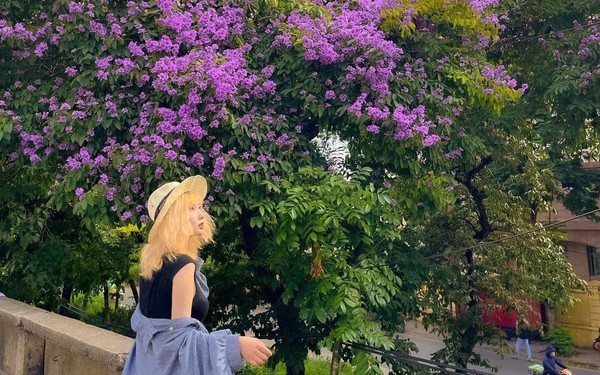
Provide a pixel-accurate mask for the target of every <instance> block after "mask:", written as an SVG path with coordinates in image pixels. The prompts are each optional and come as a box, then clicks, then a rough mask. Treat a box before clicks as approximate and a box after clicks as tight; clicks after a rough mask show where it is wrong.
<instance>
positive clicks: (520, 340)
mask: <svg viewBox="0 0 600 375" xmlns="http://www.w3.org/2000/svg"><path fill="white" fill-rule="evenodd" d="M515 333H516V335H517V344H516V346H515V356H514V357H513V358H514V359H519V354H520V353H521V345H523V344H525V350H526V351H527V360H528V361H529V362H531V347H530V346H529V337H530V335H531V331H530V330H529V326H528V322H527V321H526V320H519V321H518V322H517V324H516V331H515Z"/></svg>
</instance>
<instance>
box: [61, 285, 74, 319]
mask: <svg viewBox="0 0 600 375" xmlns="http://www.w3.org/2000/svg"><path fill="white" fill-rule="evenodd" d="M72 294H73V286H72V285H63V290H62V294H61V301H60V308H59V310H58V313H59V314H60V315H65V316H68V315H69V310H68V309H67V308H66V307H67V306H68V305H69V304H70V303H71V295H72Z"/></svg>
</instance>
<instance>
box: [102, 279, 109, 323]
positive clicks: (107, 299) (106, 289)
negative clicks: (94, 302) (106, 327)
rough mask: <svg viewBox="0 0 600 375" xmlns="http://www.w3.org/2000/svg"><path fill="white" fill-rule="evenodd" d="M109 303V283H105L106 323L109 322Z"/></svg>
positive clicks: (104, 316)
mask: <svg viewBox="0 0 600 375" xmlns="http://www.w3.org/2000/svg"><path fill="white" fill-rule="evenodd" d="M108 303H109V295H108V285H104V311H103V314H102V316H103V320H104V323H108V309H109V306H108Z"/></svg>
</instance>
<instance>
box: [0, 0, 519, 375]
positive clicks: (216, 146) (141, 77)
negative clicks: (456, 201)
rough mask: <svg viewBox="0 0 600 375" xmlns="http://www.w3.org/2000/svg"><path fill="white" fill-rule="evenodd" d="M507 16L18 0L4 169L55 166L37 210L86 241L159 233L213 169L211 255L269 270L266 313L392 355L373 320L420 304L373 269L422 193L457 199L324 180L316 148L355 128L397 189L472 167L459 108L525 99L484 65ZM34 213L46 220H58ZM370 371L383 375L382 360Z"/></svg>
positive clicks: (390, 5) (358, 151)
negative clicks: (166, 217)
mask: <svg viewBox="0 0 600 375" xmlns="http://www.w3.org/2000/svg"><path fill="white" fill-rule="evenodd" d="M496 5H497V1H495V0H461V1H450V2H447V1H443V0H420V1H416V2H408V1H367V0H363V1H358V2H350V1H336V2H325V1H314V2H309V1H300V2H298V1H277V0H271V1H261V0H256V1H230V2H216V1H200V0H198V1H185V2H176V1H174V0H157V1H148V2H146V1H128V2H126V3H123V2H112V1H108V0H103V1H102V0H98V1H79V2H77V1H62V0H58V1H54V2H52V3H51V4H50V3H48V2H45V1H32V2H28V3H27V4H22V3H21V2H18V1H9V2H5V3H3V4H2V5H0V15H1V16H0V17H1V18H0V59H1V60H0V61H1V62H2V66H3V67H4V72H3V75H2V76H1V77H0V89H1V92H0V95H1V96H2V97H1V98H0V145H1V147H2V150H3V152H2V154H1V156H0V157H1V158H2V160H1V161H2V163H0V164H2V165H3V167H2V168H4V170H3V172H4V173H7V176H13V177H15V176H23V175H24V173H25V171H27V173H34V174H35V173H36V171H44V173H48V174H49V176H51V179H52V180H53V181H47V180H46V181H45V182H43V183H42V184H41V188H40V189H39V191H41V192H42V193H39V194H37V196H36V197H37V198H38V200H37V202H38V204H39V205H41V206H42V207H45V208H46V210H47V211H48V212H50V213H62V212H68V213H69V214H70V215H76V217H80V218H81V223H82V225H83V228H85V230H88V231H94V230H96V229H95V225H96V224H97V223H99V222H100V223H113V222H115V221H117V222H118V221H124V222H134V223H139V222H142V223H144V222H147V219H148V218H147V216H146V215H145V213H144V209H143V203H144V201H145V197H146V195H147V194H148V193H149V192H150V191H152V189H154V188H155V187H156V186H158V185H159V184H161V183H163V182H164V181H168V180H176V179H181V178H183V177H185V176H187V175H189V174H193V173H200V174H203V175H205V176H208V177H209V179H210V180H211V195H209V197H208V198H207V202H206V203H207V205H208V206H210V208H211V212H212V213H213V214H214V215H216V216H217V217H218V219H219V220H220V223H221V227H222V228H223V231H222V233H223V235H221V236H220V238H219V240H220V241H219V245H217V246H215V247H214V248H213V249H212V250H211V251H213V257H214V259H219V260H220V261H221V262H222V263H224V264H228V263H227V262H230V263H234V265H237V266H240V265H245V266H246V267H247V268H248V269H249V270H252V272H251V273H249V275H251V276H252V277H251V278H250V280H247V281H246V283H247V284H248V285H252V286H253V288H248V293H247V295H246V296H245V298H249V299H250V300H251V303H250V304H248V305H247V307H248V308H249V309H250V308H253V307H255V306H256V305H258V304H259V303H262V302H264V301H266V302H268V303H269V304H271V306H273V314H275V315H274V317H275V321H276V323H277V324H275V325H274V326H273V329H274V330H275V329H279V330H282V331H283V332H287V333H288V334H295V333H298V331H303V330H304V331H307V330H308V331H310V330H317V329H318V330H319V331H320V332H323V334H324V335H325V336H328V337H329V341H322V342H320V343H319V345H323V344H325V343H328V344H331V342H332V341H334V340H359V341H364V342H367V343H371V344H377V345H385V346H387V347H390V346H391V345H392V342H391V341H390V340H389V339H385V338H384V336H383V334H382V333H381V332H380V331H378V330H377V331H375V332H380V333H381V334H373V333H371V332H372V331H371V328H372V327H373V324H375V325H377V324H379V323H377V324H376V323H372V322H369V321H368V320H366V317H367V316H369V313H372V312H374V311H378V312H379V314H376V315H377V316H379V318H380V320H381V321H384V320H385V319H384V315H385V314H383V312H385V311H388V312H389V311H395V310H393V309H395V308H397V307H393V306H399V305H401V304H399V303H398V299H399V298H405V297H406V296H405V295H403V294H402V292H401V289H400V288H401V283H400V280H399V279H398V278H397V276H394V275H393V273H391V271H390V270H389V269H388V268H385V267H376V266H372V265H369V264H367V263H369V262H370V261H369V260H368V259H370V258H374V257H375V255H376V254H377V253H378V252H380V251H381V248H378V247H377V244H378V243H380V242H381V241H384V242H386V243H389V244H390V245H394V244H395V243H396V241H397V240H398V238H397V233H396V232H397V231H396V229H397V227H398V225H399V222H397V220H398V218H399V217H400V212H401V211H402V210H405V209H406V208H410V209H417V210H418V209H419V206H418V205H417V202H418V201H419V200H420V199H419V198H418V197H417V196H419V195H420V194H423V195H426V196H428V197H429V198H430V199H431V202H432V204H433V205H434V206H435V205H437V204H440V203H441V201H442V200H443V199H442V198H443V197H444V194H437V193H435V192H434V193H432V192H431V189H428V186H427V184H428V182H427V181H425V180H424V181H420V182H417V183H415V184H414V185H413V186H410V187H409V188H408V189H406V190H397V189H392V191H391V192H390V194H387V193H386V192H384V191H380V187H373V186H371V185H369V182H368V181H367V180H366V179H365V178H364V176H363V177H360V176H361V174H360V173H358V174H357V177H356V178H354V179H351V180H344V179H341V178H329V177H327V174H326V173H325V175H323V173H324V172H322V171H320V172H319V171H315V170H314V169H312V168H314V167H324V166H325V162H324V160H323V157H322V155H320V153H319V150H318V149H316V148H315V146H314V144H313V143H311V142H310V141H311V140H312V139H314V138H315V137H317V136H318V135H319V134H323V133H324V132H333V133H336V134H339V136H340V137H341V138H342V139H343V140H345V141H347V142H348V144H349V147H350V151H351V156H352V159H353V160H354V161H353V163H354V164H362V163H363V162H364V161H368V162H369V163H371V162H376V163H379V164H378V166H379V167H380V168H378V169H376V170H373V171H372V172H370V173H371V177H372V178H373V180H374V181H379V182H381V183H382V186H383V188H385V189H388V188H391V187H392V186H391V185H390V184H389V183H388V182H386V181H385V180H386V179H387V177H389V176H396V177H403V176H404V177H406V176H411V175H412V176H415V175H419V171H420V170H422V168H424V166H426V165H428V164H432V163H433V164H435V163H436V161H437V162H440V163H438V165H440V166H442V165H444V163H445V160H447V159H448V158H454V157H458V156H460V154H461V149H460V147H457V146H456V145H457V143H458V144H460V142H461V141H460V139H463V138H464V136H465V132H466V131H468V130H469V129H467V128H465V127H463V126H461V125H460V121H461V113H463V112H464V111H465V110H466V109H468V108H470V107H471V106H477V107H484V108H486V109H487V110H489V111H490V112H492V113H496V114H497V113H499V112H500V110H501V109H502V108H503V107H504V106H506V105H507V104H508V103H510V102H513V101H515V100H517V99H518V98H520V96H521V95H522V93H523V92H525V90H526V89H527V86H526V85H519V84H518V83H517V81H516V80H515V79H513V78H511V77H510V76H509V74H508V73H507V69H506V68H505V67H504V66H502V65H495V64H493V63H490V62H488V61H487V58H486V56H485V53H484V48H485V47H486V46H488V45H490V44H491V43H493V42H496V41H497V39H498V33H499V31H500V30H501V29H502V28H503V26H502V25H501V23H500V21H501V18H502V17H501V16H499V15H497V14H495V13H494V7H495V6H496ZM301 168H305V169H301ZM442 180H443V179H442ZM7 181H8V180H7ZM25 181H26V180H25ZM440 181H441V180H440ZM32 183H33V182H32ZM440 183H442V182H440ZM329 195H331V197H335V198H336V199H335V200H330V198H328V196H329ZM344 197H346V198H344ZM347 197H352V200H350V201H348V200H347ZM419 197H420V196H419ZM18 204H19V202H16V205H18ZM339 210H342V211H343V214H344V215H343V216H341V217H337V216H336V215H335V214H334V212H336V211H339ZM23 212H24V215H26V216H28V217H29V218H30V219H31V220H32V221H33V222H40V220H41V221H42V222H43V221H44V220H45V219H47V220H51V219H52V214H49V215H47V216H46V217H45V218H36V217H35V215H32V214H31V213H30V212H29V211H27V210H23ZM324 215H325V216H324ZM394 217H395V218H396V219H393V218H394ZM373 223H377V226H378V228H379V229H373V228H370V225H372V224H373ZM42 224H43V223H42ZM7 226H9V227H10V228H13V229H14V223H13V222H9V223H8V224H7ZM24 231H27V232H28V233H32V232H35V228H29V229H26V230H25V229H24ZM225 234H227V235H225ZM357 234H358V236H357ZM57 235H60V234H57ZM5 241H6V242H9V243H12V244H14V237H10V236H9V237H7V239H5ZM11 241H12V242H11ZM35 245H36V241H32V242H31V243H27V244H20V245H19V246H17V249H23V248H30V247H31V246H35ZM232 249H237V250H239V251H238V252H237V253H236V252H233V251H232ZM342 249H343V250H342ZM389 250H390V251H391V250H393V249H389ZM14 251H15V252H17V251H18V250H14ZM30 251H31V250H30ZM233 254H239V257H235V256H233ZM380 254H385V252H380ZM282 259H283V260H285V261H282ZM307 260H308V262H309V263H311V264H313V267H312V274H311V272H309V269H310V268H311V267H308V268H307V267H304V266H305V265H306V261H307ZM232 267H233V265H232ZM320 267H325V269H324V271H320ZM289 270H291V271H292V272H284V271H289ZM323 274H325V275H327V277H323ZM222 282H223V283H224V285H228V284H227V282H226V281H222ZM217 287H218V286H217ZM331 287H335V289H334V290H335V291H336V293H337V294H336V293H334V294H335V295H332V293H333V291H332V289H331ZM370 288H375V289H370ZM310 291H317V292H314V293H311V292H310ZM415 293H416V292H415ZM400 296H402V297H400ZM393 302H395V303H393ZM229 303H234V304H237V305H241V304H243V301H240V299H239V297H238V298H237V299H233V300H230V301H229ZM350 307H351V308H352V309H350ZM386 309H387V310H386ZM349 310H352V313H351V312H350V311H349ZM223 311H226V309H223ZM242 311H246V310H242ZM247 311H249V310H247ZM361 317H365V319H358V318H361ZM230 318H231V319H234V320H235V318H232V317H230ZM286 319H289V322H288V323H289V324H288V323H286ZM253 324H254V328H255V329H256V330H258V329H259V322H258V321H254V322H253ZM280 345H281V346H282V350H281V353H282V356H283V358H284V359H285V360H286V362H287V363H288V372H289V373H302V372H303V368H302V362H301V357H302V355H303V354H305V353H306V348H308V347H309V345H308V344H307V343H305V342H301V343H294V344H290V343H289V342H281V343H280ZM313 346H314V347H316V346H317V344H316V343H314V344H313ZM294 348H296V349H297V348H301V349H302V350H295V351H294V350H291V349H294ZM294 352H296V353H299V354H300V355H299V356H298V355H297V356H296V357H294V355H293V354H291V353H294ZM298 357H300V360H299V359H298ZM357 361H358V362H357V363H358V364H357V365H360V366H363V367H361V368H363V369H365V371H376V370H375V367H371V365H370V362H369V360H368V359H367V357H365V356H357ZM364 373H366V372H364Z"/></svg>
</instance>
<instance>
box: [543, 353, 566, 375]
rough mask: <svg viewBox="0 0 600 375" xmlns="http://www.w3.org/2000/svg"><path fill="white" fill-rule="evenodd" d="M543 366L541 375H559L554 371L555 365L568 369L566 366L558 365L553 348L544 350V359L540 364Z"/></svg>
mask: <svg viewBox="0 0 600 375" xmlns="http://www.w3.org/2000/svg"><path fill="white" fill-rule="evenodd" d="M542 365H543V366H544V372H543V373H542V375H560V372H558V370H556V365H559V366H560V367H562V368H564V369H568V367H567V366H565V365H563V364H562V363H560V361H559V360H558V359H557V358H556V349H554V347H553V346H549V347H547V348H546V356H545V357H544V362H543V363H542Z"/></svg>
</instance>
